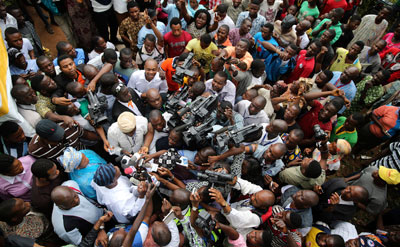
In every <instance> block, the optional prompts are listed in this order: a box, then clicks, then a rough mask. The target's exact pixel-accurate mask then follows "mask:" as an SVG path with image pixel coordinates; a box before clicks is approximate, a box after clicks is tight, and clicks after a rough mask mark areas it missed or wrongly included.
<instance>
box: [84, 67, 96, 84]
mask: <svg viewBox="0 0 400 247" xmlns="http://www.w3.org/2000/svg"><path fill="white" fill-rule="evenodd" d="M82 73H83V75H84V76H85V77H86V78H87V79H88V80H89V81H91V80H93V78H94V77H95V76H96V75H97V74H98V73H99V70H98V69H97V68H96V67H94V66H93V65H91V64H86V65H85V66H84V67H83V71H82Z"/></svg>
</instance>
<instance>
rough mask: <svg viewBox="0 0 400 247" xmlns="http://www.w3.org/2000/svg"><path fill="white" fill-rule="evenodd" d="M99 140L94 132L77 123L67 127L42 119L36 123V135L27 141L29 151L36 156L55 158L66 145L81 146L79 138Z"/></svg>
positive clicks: (63, 124)
mask: <svg viewBox="0 0 400 247" xmlns="http://www.w3.org/2000/svg"><path fill="white" fill-rule="evenodd" d="M80 137H82V138H85V139H88V140H99V137H98V136H97V134H96V133H94V132H90V131H86V130H83V129H82V128H81V127H80V126H79V125H76V124H74V125H73V126H71V127H69V126H67V125H66V124H65V123H58V124H57V123H55V122H53V121H51V120H49V119H42V120H40V121H39V123H38V124H37V125H36V135H35V136H34V137H33V138H32V140H31V142H30V143H29V148H28V150H29V153H30V154H31V155H33V156H35V157H36V158H46V159H55V158H57V157H58V156H60V155H61V154H62V153H63V151H64V150H65V149H66V148H67V147H74V148H76V149H79V147H81V146H82V144H81V142H80V141H79V138H80Z"/></svg>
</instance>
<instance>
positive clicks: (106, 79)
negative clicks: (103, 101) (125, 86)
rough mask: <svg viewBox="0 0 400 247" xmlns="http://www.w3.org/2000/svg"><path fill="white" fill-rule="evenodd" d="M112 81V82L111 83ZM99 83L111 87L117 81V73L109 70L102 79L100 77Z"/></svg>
mask: <svg viewBox="0 0 400 247" xmlns="http://www.w3.org/2000/svg"><path fill="white" fill-rule="evenodd" d="M109 82H112V83H109ZM99 83H100V85H101V86H102V87H104V86H106V87H109V86H111V85H114V83H115V74H114V73H112V72H108V73H105V74H103V75H102V76H101V77H100V79H99Z"/></svg>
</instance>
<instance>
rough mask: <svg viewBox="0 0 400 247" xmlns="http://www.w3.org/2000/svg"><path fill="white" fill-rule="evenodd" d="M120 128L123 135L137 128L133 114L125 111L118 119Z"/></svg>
mask: <svg viewBox="0 0 400 247" xmlns="http://www.w3.org/2000/svg"><path fill="white" fill-rule="evenodd" d="M117 122H118V127H119V129H120V130H121V131H122V133H124V134H127V133H129V132H131V131H132V130H133V129H134V128H135V127H136V117H135V115H133V113H132V112H129V111H125V112H123V113H121V114H120V115H119V117H118V119H117Z"/></svg>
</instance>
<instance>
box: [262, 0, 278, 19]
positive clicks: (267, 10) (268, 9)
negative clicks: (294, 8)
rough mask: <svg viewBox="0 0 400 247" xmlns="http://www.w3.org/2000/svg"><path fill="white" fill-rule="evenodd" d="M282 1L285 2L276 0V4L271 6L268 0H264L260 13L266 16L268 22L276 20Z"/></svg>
mask: <svg viewBox="0 0 400 247" xmlns="http://www.w3.org/2000/svg"><path fill="white" fill-rule="evenodd" d="M281 3H283V0H275V2H274V4H273V5H272V6H271V5H268V2H267V1H262V3H261V5H260V11H259V14H260V15H262V16H264V17H265V20H266V21H267V22H274V21H275V19H276V14H277V13H278V10H279V8H280V5H281Z"/></svg>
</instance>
